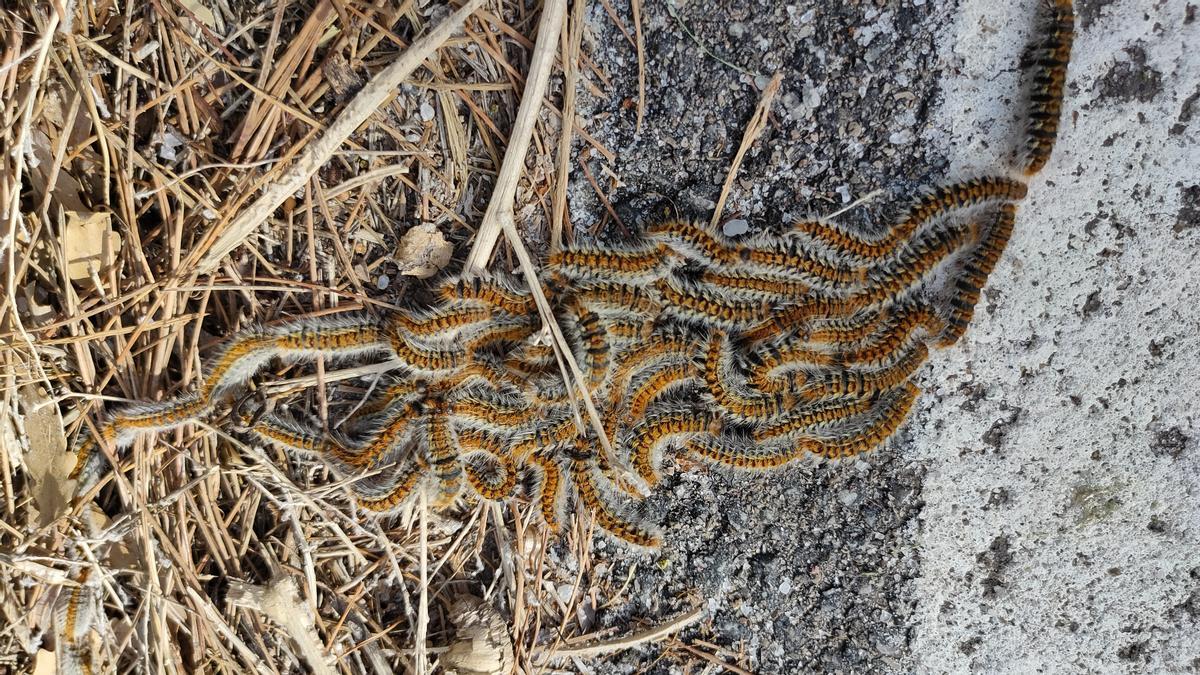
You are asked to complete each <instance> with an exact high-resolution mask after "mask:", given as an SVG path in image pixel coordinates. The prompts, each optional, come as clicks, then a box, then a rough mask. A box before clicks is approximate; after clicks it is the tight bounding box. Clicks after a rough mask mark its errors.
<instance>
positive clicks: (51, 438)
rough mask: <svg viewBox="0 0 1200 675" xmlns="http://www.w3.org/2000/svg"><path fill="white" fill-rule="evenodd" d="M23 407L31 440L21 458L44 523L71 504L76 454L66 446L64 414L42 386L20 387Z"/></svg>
mask: <svg viewBox="0 0 1200 675" xmlns="http://www.w3.org/2000/svg"><path fill="white" fill-rule="evenodd" d="M21 408H22V418H23V424H22V426H24V428H25V439H26V442H27V443H28V450H27V452H26V453H25V454H24V455H23V456H22V461H23V463H24V464H25V470H26V471H27V472H28V473H29V477H30V479H31V480H32V481H33V503H34V507H35V508H36V510H37V521H38V527H42V526H44V525H48V524H49V523H51V522H53V521H54V520H55V519H56V518H58V517H59V516H60V515H62V514H63V513H65V512H66V510H67V509H68V508H69V507H70V504H71V494H72V493H73V492H74V489H75V486H74V481H71V480H69V479H68V478H67V476H68V475H69V474H70V473H71V469H73V468H75V455H74V453H72V452H70V451H69V450H68V449H67V437H66V435H65V434H64V433H63V429H64V428H65V427H64V425H63V419H62V414H61V413H59V410H58V406H57V405H55V404H54V402H53V401H52V400H51V399H50V397H49V396H48V395H47V394H46V392H45V390H44V389H42V387H41V386H39V385H27V386H25V387H22V388H21Z"/></svg>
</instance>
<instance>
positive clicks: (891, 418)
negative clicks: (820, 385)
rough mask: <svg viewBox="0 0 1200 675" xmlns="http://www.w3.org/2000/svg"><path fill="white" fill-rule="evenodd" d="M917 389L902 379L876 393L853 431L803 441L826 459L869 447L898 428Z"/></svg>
mask: <svg viewBox="0 0 1200 675" xmlns="http://www.w3.org/2000/svg"><path fill="white" fill-rule="evenodd" d="M920 391H921V390H920V389H918V388H917V386H916V385H914V384H912V383H911V382H905V383H903V384H902V385H900V386H899V387H897V388H896V389H894V390H893V391H891V392H887V393H886V394H884V395H882V396H880V397H879V400H878V402H877V403H876V405H875V406H874V407H872V409H871V410H870V411H868V412H867V413H866V414H865V415H864V416H863V417H864V419H863V420H862V423H861V425H860V426H859V428H857V429H855V430H854V431H853V433H850V434H847V435H845V436H842V437H841V438H836V439H809V440H806V441H805V442H806V443H808V444H809V447H810V448H811V449H810V452H814V453H816V454H820V455H822V456H824V457H826V458H828V459H840V458H843V457H851V456H854V455H858V454H861V453H863V452H867V451H869V450H873V449H875V448H876V447H878V446H879V445H881V444H882V443H883V442H884V441H886V440H887V439H888V438H889V437H891V436H892V434H894V433H895V432H896V430H897V429H899V428H900V425H901V424H902V423H903V422H904V419H905V418H906V417H908V412H909V410H911V409H912V404H913V402H914V401H915V400H916V398H917V394H919V393H920Z"/></svg>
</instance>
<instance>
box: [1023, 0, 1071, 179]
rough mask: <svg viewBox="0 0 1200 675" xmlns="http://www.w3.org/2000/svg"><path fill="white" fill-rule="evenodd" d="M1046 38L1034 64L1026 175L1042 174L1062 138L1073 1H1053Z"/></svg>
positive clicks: (1025, 152)
mask: <svg viewBox="0 0 1200 675" xmlns="http://www.w3.org/2000/svg"><path fill="white" fill-rule="evenodd" d="M1048 5H1049V14H1050V16H1049V18H1048V19H1047V20H1046V22H1045V26H1046V29H1045V31H1046V32H1045V36H1044V38H1043V40H1042V43H1041V44H1040V45H1038V47H1037V51H1036V57H1035V61H1034V66H1033V67H1034V73H1033V85H1032V90H1031V92H1030V96H1029V114H1028V117H1027V121H1026V128H1025V140H1024V147H1023V148H1022V150H1023V156H1022V157H1021V170H1022V171H1023V172H1024V173H1025V175H1026V176H1033V175H1035V174H1037V173H1039V172H1040V171H1041V170H1042V169H1043V168H1044V167H1045V166H1046V162H1048V161H1049V160H1050V155H1051V153H1053V151H1054V143H1055V141H1056V140H1057V139H1058V127H1059V120H1060V118H1061V117H1062V105H1063V91H1064V89H1065V88H1066V83H1067V65H1068V63H1069V62H1070V60H1071V46H1072V43H1073V42H1074V39H1075V12H1074V8H1073V7H1072V3H1071V0H1050V1H1049V2H1048Z"/></svg>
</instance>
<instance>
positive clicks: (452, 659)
mask: <svg viewBox="0 0 1200 675" xmlns="http://www.w3.org/2000/svg"><path fill="white" fill-rule="evenodd" d="M450 621H451V623H453V624H454V635H455V641H454V643H453V644H451V645H450V648H449V649H447V650H446V653H445V654H443V655H442V667H444V668H445V669H446V673H448V675H502V674H503V673H509V672H512V668H513V647H512V641H511V638H509V631H508V624H507V623H506V622H505V621H504V618H503V617H501V616H500V613H499V612H497V611H496V610H495V608H493V607H492V606H491V605H489V604H487V603H485V602H483V601H482V600H480V599H478V598H475V597H472V596H469V595H468V596H463V597H461V598H459V599H458V600H456V601H455V603H454V607H453V608H452V609H451V610H450Z"/></svg>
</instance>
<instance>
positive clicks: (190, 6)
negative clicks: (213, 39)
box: [179, 0, 218, 28]
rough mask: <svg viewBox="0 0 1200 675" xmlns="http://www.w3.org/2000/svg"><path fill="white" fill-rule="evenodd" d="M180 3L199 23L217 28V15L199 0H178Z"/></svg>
mask: <svg viewBox="0 0 1200 675" xmlns="http://www.w3.org/2000/svg"><path fill="white" fill-rule="evenodd" d="M179 4H181V5H183V7H184V8H186V9H187V11H188V12H190V13H191V15H192V16H194V17H195V18H196V20H198V21H199V22H200V23H202V24H204V25H205V26H208V27H209V28H217V27H218V26H217V15H216V14H214V13H213V11H212V10H211V9H209V8H208V5H207V4H206V3H204V2H201V0H180V3H179Z"/></svg>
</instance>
